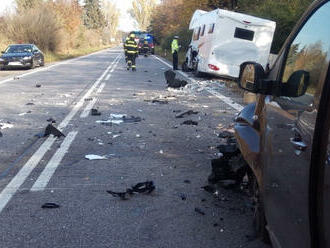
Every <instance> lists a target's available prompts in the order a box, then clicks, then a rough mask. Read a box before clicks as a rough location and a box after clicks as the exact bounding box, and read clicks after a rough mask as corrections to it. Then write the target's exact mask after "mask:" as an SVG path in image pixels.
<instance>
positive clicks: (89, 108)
mask: <svg viewBox="0 0 330 248" xmlns="http://www.w3.org/2000/svg"><path fill="white" fill-rule="evenodd" d="M116 60H117V61H116ZM116 60H115V61H116V62H115V64H114V65H113V67H112V69H111V71H110V73H109V75H111V73H112V72H113V71H114V69H115V68H116V66H117V65H118V62H119V60H120V56H118V57H117V58H116ZM101 80H102V79H101ZM101 87H102V85H101V86H100V88H99V89H98V90H97V92H96V94H98V93H99V92H101V91H102V90H103V88H104V86H103V88H101ZM96 101H97V98H96V97H95V98H93V100H92V101H91V102H89V103H88V104H87V106H86V107H85V109H84V111H83V112H82V113H81V114H80V118H86V117H87V116H88V114H89V113H90V111H91V109H92V108H93V107H94V105H95V103H96Z"/></svg>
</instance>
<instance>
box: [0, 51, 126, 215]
mask: <svg viewBox="0 0 330 248" xmlns="http://www.w3.org/2000/svg"><path fill="white" fill-rule="evenodd" d="M119 56H120V55H118V56H117V57H116V59H117V58H118V57H119ZM116 59H115V60H116ZM115 60H114V61H115ZM112 65H113V63H112V64H111V65H109V66H108V67H107V69H106V70H105V71H104V73H103V74H102V76H101V77H99V79H97V80H96V82H95V83H94V84H93V85H92V87H91V88H90V89H89V90H88V92H87V93H86V94H85V95H84V96H83V97H82V98H81V99H80V101H79V102H78V103H77V104H76V105H75V106H74V107H73V109H72V110H71V111H70V113H69V114H68V115H67V116H66V118H65V119H64V120H63V121H62V122H61V123H60V125H59V127H58V129H60V130H63V129H64V128H65V127H66V126H67V125H68V124H69V122H70V121H71V119H72V118H73V117H74V115H75V114H76V113H77V112H78V111H79V109H80V108H81V107H82V106H83V103H84V99H85V98H88V97H89V95H90V94H91V93H92V92H93V90H94V89H95V88H96V87H97V86H98V84H99V83H100V81H101V79H102V78H103V77H104V76H105V75H106V74H107V73H108V71H109V70H110V68H111V66H112ZM55 140H56V138H54V137H53V136H52V135H51V136H50V137H48V138H47V139H46V141H45V142H44V143H42V145H41V146H40V147H39V149H38V150H37V151H36V152H35V153H34V154H33V155H32V157H31V158H30V159H29V160H28V161H27V162H26V163H25V164H24V166H23V167H22V168H21V169H20V171H19V172H18V173H17V174H16V175H15V177H14V178H13V179H12V180H11V181H10V182H9V184H7V186H6V187H5V188H4V189H3V190H2V191H1V193H0V213H1V212H2V210H3V209H4V208H5V206H6V205H7V203H8V202H9V201H10V199H11V198H12V197H13V196H14V194H15V193H16V192H17V190H18V189H19V187H20V186H21V185H22V184H23V183H24V181H25V180H26V178H27V177H28V176H29V175H30V173H31V172H32V170H33V169H34V168H35V167H36V166H37V165H38V164H39V162H40V160H41V159H42V158H43V157H44V155H45V153H46V152H47V151H48V150H49V149H50V148H51V146H52V145H53V143H54V142H55Z"/></svg>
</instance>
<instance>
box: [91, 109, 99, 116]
mask: <svg viewBox="0 0 330 248" xmlns="http://www.w3.org/2000/svg"><path fill="white" fill-rule="evenodd" d="M91 115H101V112H99V111H98V110H97V109H91Z"/></svg>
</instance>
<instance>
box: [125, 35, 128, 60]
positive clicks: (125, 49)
mask: <svg viewBox="0 0 330 248" xmlns="http://www.w3.org/2000/svg"><path fill="white" fill-rule="evenodd" d="M128 40H129V37H126V39H125V42H124V51H125V61H126V63H127V58H128V57H127V48H126V42H127V41H128Z"/></svg>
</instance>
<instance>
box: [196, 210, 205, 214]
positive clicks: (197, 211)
mask: <svg viewBox="0 0 330 248" xmlns="http://www.w3.org/2000/svg"><path fill="white" fill-rule="evenodd" d="M195 212H196V213H199V214H201V215H205V213H204V211H203V210H201V209H200V208H195Z"/></svg>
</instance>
